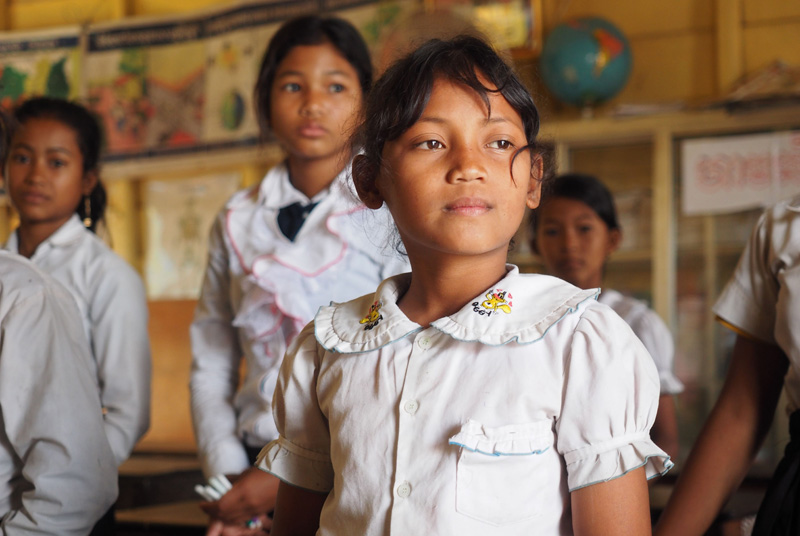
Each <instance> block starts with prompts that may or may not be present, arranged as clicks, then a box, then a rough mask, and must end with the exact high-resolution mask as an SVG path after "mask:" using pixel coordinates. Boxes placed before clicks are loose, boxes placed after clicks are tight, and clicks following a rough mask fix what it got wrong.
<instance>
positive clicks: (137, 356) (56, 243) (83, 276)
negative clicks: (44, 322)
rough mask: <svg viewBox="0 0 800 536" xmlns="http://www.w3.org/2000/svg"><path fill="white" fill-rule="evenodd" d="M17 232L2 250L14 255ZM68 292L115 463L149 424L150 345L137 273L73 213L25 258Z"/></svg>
mask: <svg viewBox="0 0 800 536" xmlns="http://www.w3.org/2000/svg"><path fill="white" fill-rule="evenodd" d="M18 246H19V245H18V241H17V233H12V234H11V236H10V237H9V239H8V242H7V243H6V245H5V249H7V250H9V251H12V252H14V253H18V252H19V247H18ZM30 260H31V261H32V262H33V263H34V264H35V265H36V266H38V267H39V268H41V269H42V270H44V271H45V272H47V273H48V274H50V275H51V276H53V278H55V279H56V280H57V281H58V282H59V283H61V284H62V285H64V286H65V287H66V288H67V290H69V291H70V293H71V294H72V296H73V298H75V302H76V304H77V305H78V309H79V310H80V313H81V320H82V321H83V326H84V330H85V332H86V337H87V340H88V341H89V344H90V347H91V350H92V355H93V356H94V360H95V363H96V367H97V378H98V381H99V385H100V399H101V401H102V403H103V407H104V409H105V412H106V416H105V422H106V434H107V435H108V441H109V443H111V448H112V450H113V451H114V456H116V458H117V463H122V462H123V461H125V460H126V459H128V457H129V456H130V454H131V451H133V447H134V446H135V445H136V442H137V441H138V440H139V439H140V438H141V437H142V436H143V435H144V433H145V432H146V431H147V429H148V427H149V426H150V339H149V335H148V332H147V318H148V310H147V299H146V294H145V290H144V285H143V284H142V280H141V278H140V277H139V274H137V273H136V271H135V270H134V269H133V268H132V267H131V266H130V265H129V264H128V263H126V262H125V261H124V260H122V258H121V257H120V256H119V255H117V254H116V253H114V252H113V251H112V250H111V249H110V248H109V247H108V246H107V245H106V244H105V243H103V241H102V240H100V239H99V238H98V237H97V236H95V234H94V233H92V232H91V231H89V230H88V229H86V227H84V226H83V224H82V223H81V221H80V218H78V216H77V214H73V215H72V217H71V218H70V219H69V220H67V222H66V223H65V224H64V225H62V226H61V227H60V228H59V229H58V230H57V231H56V232H55V233H53V234H52V235H50V236H49V237H48V238H47V240H45V241H44V242H42V243H41V244H39V247H37V248H36V251H35V252H34V254H33V255H32V256H31V259H30Z"/></svg>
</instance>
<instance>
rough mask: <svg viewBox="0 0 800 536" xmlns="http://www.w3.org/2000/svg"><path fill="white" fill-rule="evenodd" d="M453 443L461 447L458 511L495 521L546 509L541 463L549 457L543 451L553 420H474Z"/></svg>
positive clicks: (550, 438)
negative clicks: (492, 423)
mask: <svg viewBox="0 0 800 536" xmlns="http://www.w3.org/2000/svg"><path fill="white" fill-rule="evenodd" d="M450 444H451V445H456V446H459V447H461V451H460V453H459V456H458V461H457V467H456V511H458V512H459V513H460V514H463V515H466V516H469V517H471V518H474V519H477V520H480V521H483V522H484V523H489V524H492V525H496V526H503V525H511V524H514V523H518V522H520V521H524V520H526V519H531V518H533V517H536V516H538V515H540V514H541V513H542V504H541V502H542V501H541V497H540V495H541V493H540V490H541V489H542V486H544V485H546V484H545V482H543V481H542V478H541V468H542V464H543V463H547V461H546V460H544V459H542V458H543V457H542V456H541V454H542V453H544V452H546V451H547V450H548V449H550V448H551V447H552V445H553V431H552V422H551V421H550V420H541V421H536V422H531V423H526V424H513V425H508V426H501V427H498V428H489V427H485V426H483V425H481V424H480V423H479V422H476V421H472V420H470V421H467V423H466V424H464V425H463V426H462V427H461V431H460V432H459V433H457V434H456V435H454V436H453V437H451V438H450ZM537 476H538V478H537Z"/></svg>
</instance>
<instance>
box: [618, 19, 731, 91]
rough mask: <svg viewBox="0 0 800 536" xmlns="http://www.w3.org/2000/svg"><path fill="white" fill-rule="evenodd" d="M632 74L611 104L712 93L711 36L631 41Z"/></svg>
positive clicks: (707, 34)
mask: <svg viewBox="0 0 800 536" xmlns="http://www.w3.org/2000/svg"><path fill="white" fill-rule="evenodd" d="M631 49H632V51H633V71H632V72H631V77H630V79H629V80H628V84H627V85H626V86H625V88H624V89H623V90H622V92H621V93H620V94H619V95H618V96H617V97H616V98H615V99H614V102H631V103H636V102H638V103H643V102H669V101H677V100H693V99H703V98H708V97H711V96H713V95H714V94H715V89H716V73H715V70H714V65H715V60H714V33H713V32H712V31H707V32H695V33H687V34H677V35H669V36H657V37H652V38H640V39H632V40H631Z"/></svg>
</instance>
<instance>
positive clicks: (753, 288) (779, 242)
mask: <svg viewBox="0 0 800 536" xmlns="http://www.w3.org/2000/svg"><path fill="white" fill-rule="evenodd" d="M714 313H716V315H717V316H718V317H720V318H721V319H722V320H724V321H726V322H728V323H729V324H731V325H733V326H735V327H736V328H739V329H740V330H742V331H744V332H746V333H748V334H750V335H752V336H754V337H756V338H758V339H761V340H762V341H766V342H769V343H772V344H776V345H778V346H780V347H781V349H782V350H783V351H784V352H785V353H786V356H787V357H788V358H789V372H788V373H787V374H786V380H785V383H784V386H785V388H786V395H787V398H788V401H789V402H788V410H789V412H790V413H791V412H792V411H794V410H797V409H800V196H798V197H795V198H794V199H788V200H785V201H783V202H780V203H778V204H776V205H775V206H773V207H772V208H770V209H767V210H766V211H765V212H764V213H763V214H762V215H761V217H760V218H759V220H758V223H756V226H755V228H754V229H753V234H752V235H751V237H750V241H749V242H748V244H747V246H746V247H745V249H744V252H743V253H742V257H741V258H740V259H739V264H738V265H737V267H736V271H735V272H734V274H733V276H732V277H731V279H730V281H728V284H727V286H726V287H725V289H724V290H723V292H722V295H721V296H720V297H719V300H717V303H716V304H715V305H714Z"/></svg>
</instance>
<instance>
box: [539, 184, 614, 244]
mask: <svg viewBox="0 0 800 536" xmlns="http://www.w3.org/2000/svg"><path fill="white" fill-rule="evenodd" d="M556 197H565V198H567V199H575V200H576V201H580V202H582V203H584V204H586V205H587V206H588V207H589V208H591V209H592V210H594V211H595V213H597V216H598V217H599V218H600V219H601V220H603V223H605V224H606V227H608V230H609V231H613V230H615V229H620V225H619V220H618V219H617V209H616V207H615V206H614V197H613V196H612V195H611V192H610V191H609V190H608V188H606V185H605V184H603V183H602V182H600V180H599V179H598V178H597V177H594V176H592V175H584V174H582V173H566V174H564V175H561V176H559V177H556V179H555V180H553V181H552V182H551V183H550V186H549V188H548V189H547V191H545V192H543V193H542V201H541V203H539V208H537V209H536V210H534V211H532V212H531V218H530V221H529V225H530V231H531V233H532V237H534V238H533V239H535V237H536V229H537V227H538V224H539V222H538V218H539V217H538V214H539V211H540V210H541V209H542V207H544V206H545V205H546V204H547V202H548V201H550V200H551V199H553V198H556Z"/></svg>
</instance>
